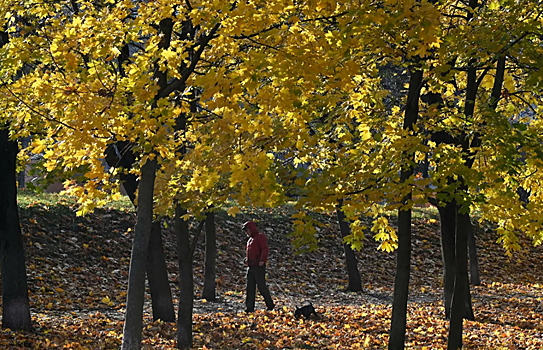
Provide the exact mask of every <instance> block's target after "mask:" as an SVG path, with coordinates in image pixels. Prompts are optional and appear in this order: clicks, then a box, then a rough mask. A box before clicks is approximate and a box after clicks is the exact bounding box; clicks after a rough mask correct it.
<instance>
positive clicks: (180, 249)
mask: <svg viewBox="0 0 543 350" xmlns="http://www.w3.org/2000/svg"><path fill="white" fill-rule="evenodd" d="M186 213H187V211H186V210H185V209H183V208H182V207H181V206H179V205H177V206H176V208H175V232H176V234H177V254H178V256H179V313H178V316H177V347H178V348H179V349H190V348H191V346H192V307H193V302H194V281H193V276H192V252H191V249H190V234H189V224H188V221H186V220H184V219H183V217H182V216H183V215H185V214H186Z"/></svg>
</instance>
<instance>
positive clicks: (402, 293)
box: [388, 67, 423, 350]
mask: <svg viewBox="0 0 543 350" xmlns="http://www.w3.org/2000/svg"><path fill="white" fill-rule="evenodd" d="M410 75H411V76H410V78H409V91H408V94H407V103H406V111H405V116H404V125H403V128H404V130H411V131H413V126H414V125H415V124H416V122H417V118H418V114H419V99H420V90H421V88H422V76H423V72H422V70H420V69H415V68H413V67H411V68H410ZM404 156H405V159H404V162H405V163H408V162H410V161H411V160H412V158H413V154H412V153H411V152H409V153H408V152H406V153H405V154H404ZM411 175H413V166H412V165H410V166H407V165H404V166H402V170H401V171H400V182H402V183H404V182H405V181H406V180H407V179H409V177H410V176H411ZM411 196H412V195H411V192H409V194H407V195H406V196H405V197H404V198H403V199H402V204H404V205H405V204H407V203H408V202H409V201H410V200H411ZM397 254H398V255H397V261H396V277H395V278H394V301H393V303H392V323H391V328H390V340H389V343H388V348H389V350H399V349H404V347H405V345H404V344H405V329H406V326H407V299H408V297H409V277H410V273H411V209H404V208H401V209H400V210H399V211H398V253H397Z"/></svg>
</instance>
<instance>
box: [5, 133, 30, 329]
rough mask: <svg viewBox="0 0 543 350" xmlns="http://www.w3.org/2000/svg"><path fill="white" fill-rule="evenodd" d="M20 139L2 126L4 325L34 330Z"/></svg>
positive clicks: (10, 327) (11, 327)
mask: <svg viewBox="0 0 543 350" xmlns="http://www.w3.org/2000/svg"><path fill="white" fill-rule="evenodd" d="M17 153H18V146H17V142H16V141H11V140H9V130H8V128H7V127H6V128H5V129H0V254H1V264H2V327H3V328H9V329H11V330H31V329H32V321H31V318H30V303H29V299H28V285H27V278H26V266H25V250H24V244H23V236H22V234H21V225H20V222H19V211H18V207H17V174H16V164H17Z"/></svg>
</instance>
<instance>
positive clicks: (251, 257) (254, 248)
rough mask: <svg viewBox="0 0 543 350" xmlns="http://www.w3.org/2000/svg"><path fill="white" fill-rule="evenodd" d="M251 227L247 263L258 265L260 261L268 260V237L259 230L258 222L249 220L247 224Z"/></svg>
mask: <svg viewBox="0 0 543 350" xmlns="http://www.w3.org/2000/svg"><path fill="white" fill-rule="evenodd" d="M246 227H247V228H248V229H249V233H250V237H249V240H248V241H247V265H248V266H249V267H256V266H258V263H259V262H260V261H262V262H264V263H266V261H268V239H267V238H266V236H264V235H263V234H262V233H260V232H258V229H257V228H256V224H255V223H254V222H252V221H249V222H248V223H247V224H246Z"/></svg>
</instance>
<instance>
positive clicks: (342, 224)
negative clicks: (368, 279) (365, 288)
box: [336, 201, 362, 292]
mask: <svg viewBox="0 0 543 350" xmlns="http://www.w3.org/2000/svg"><path fill="white" fill-rule="evenodd" d="M342 205H343V201H340V202H339V204H338V207H337V211H336V212H337V219H338V222H339V230H340V233H341V239H342V242H343V239H344V238H345V237H346V236H348V235H350V234H351V232H350V231H351V230H350V227H349V223H348V222H347V221H345V213H344V212H343V210H342V208H341V207H342ZM343 250H344V252H345V264H346V265H347V275H348V276H349V285H348V287H347V290H349V291H351V292H359V291H361V290H362V279H361V277H360V272H359V271H358V262H357V260H356V255H355V253H354V251H353V249H352V248H351V246H350V245H349V244H347V243H343Z"/></svg>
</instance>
